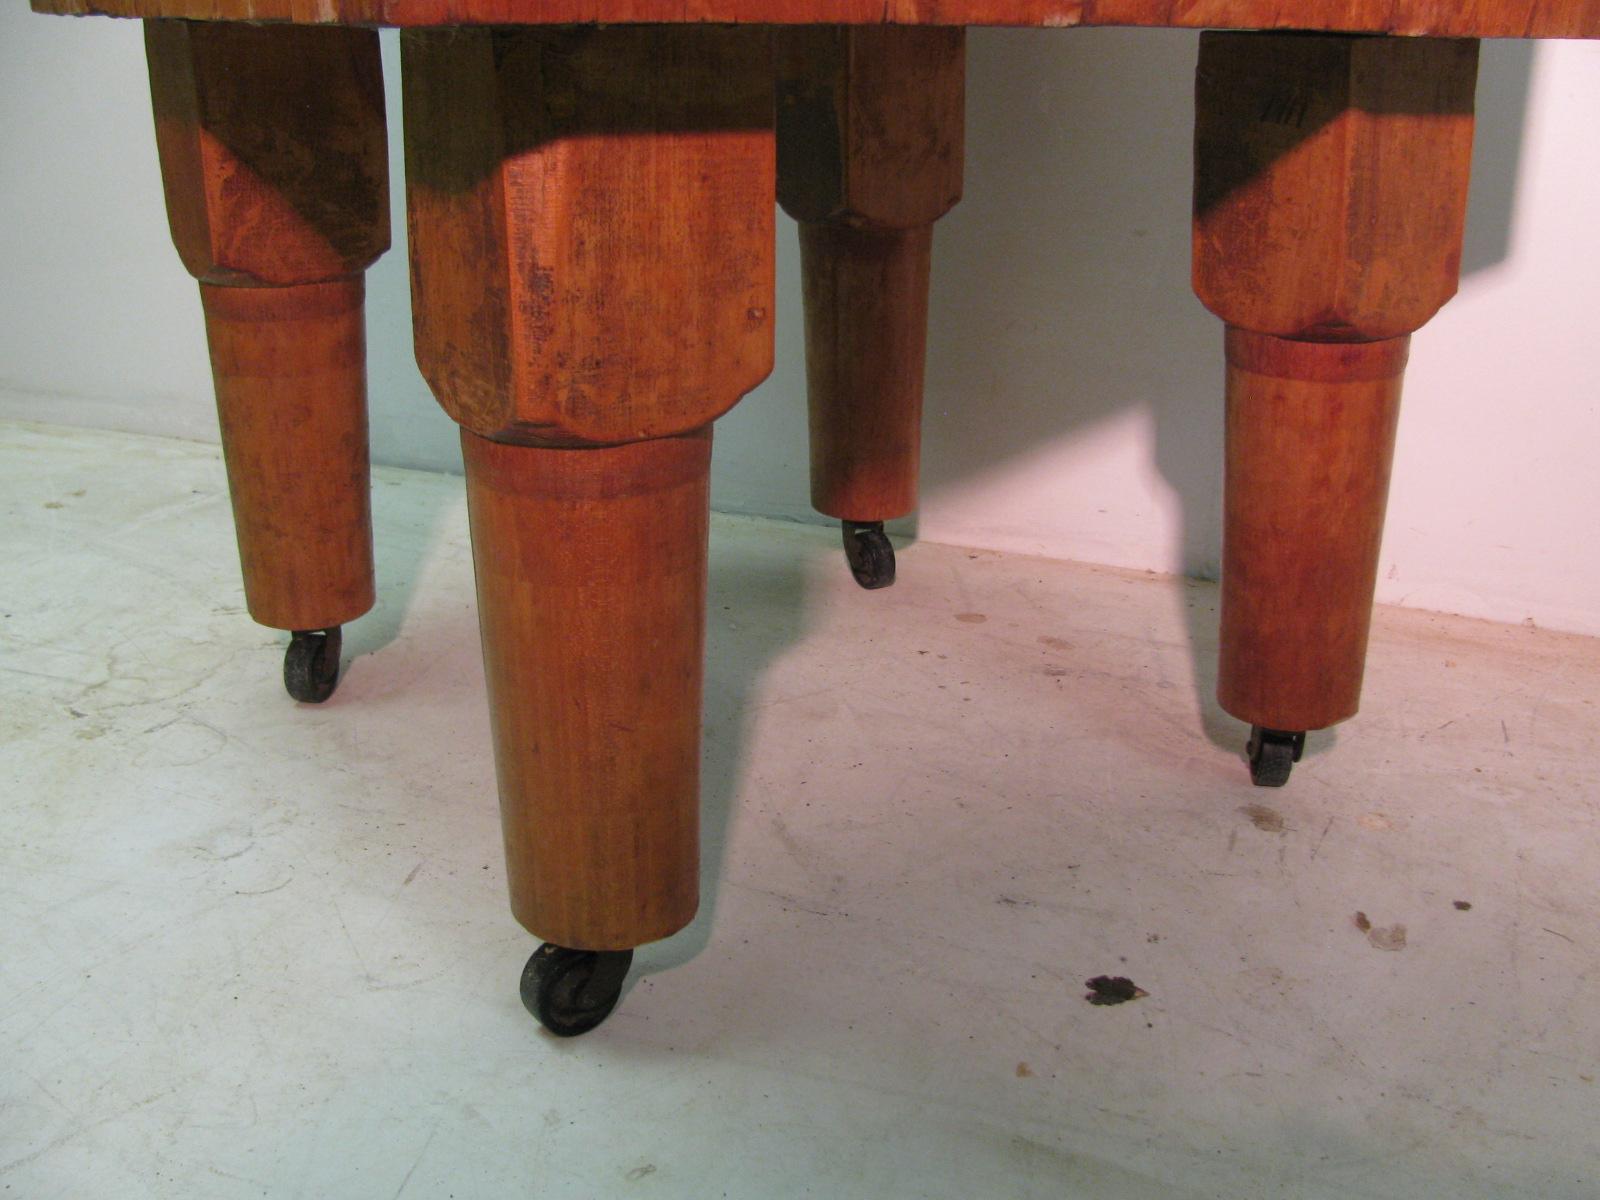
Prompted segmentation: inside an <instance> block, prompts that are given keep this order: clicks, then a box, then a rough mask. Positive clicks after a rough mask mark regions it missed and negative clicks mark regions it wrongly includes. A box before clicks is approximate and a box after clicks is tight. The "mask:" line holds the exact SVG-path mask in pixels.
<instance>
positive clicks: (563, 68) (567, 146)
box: [402, 27, 775, 445]
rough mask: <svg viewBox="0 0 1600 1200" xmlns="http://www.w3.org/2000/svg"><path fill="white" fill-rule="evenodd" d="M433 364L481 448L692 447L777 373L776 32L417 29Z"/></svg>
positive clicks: (423, 237) (419, 244)
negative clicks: (688, 436)
mask: <svg viewBox="0 0 1600 1200" xmlns="http://www.w3.org/2000/svg"><path fill="white" fill-rule="evenodd" d="M402 56H403V62H404V87H405V131H406V171H407V202H408V209H409V214H410V216H409V220H410V231H411V283H412V297H413V306H412V307H413V313H414V320H415V332H416V347H417V362H418V364H419V365H420V366H421V368H422V373H423V375H424V376H425V377H426V378H427V380H428V382H429V384H430V385H431V387H432V388H433V391H434V395H435V396H436V397H437V398H438V400H439V402H440V403H441V404H442V405H443V406H444V408H445V411H446V412H448V413H449V414H450V416H451V417H452V418H454V419H455V420H456V421H457V422H458V423H459V424H461V425H463V426H465V427H466V428H469V429H471V430H473V431H474V432H476V433H478V434H480V435H483V436H486V437H494V438H499V439H502V440H510V441H520V442H524V443H527V444H547V445H575V444H606V443H616V442H623V441H632V440H639V439H644V438H652V437H661V436H667V435H670V434H675V433H680V432H683V431H685V430H689V429H697V428H699V427H701V426H703V425H705V424H706V423H708V422H709V421H711V420H712V419H713V418H715V417H717V416H719V415H720V414H722V413H723V412H725V411H726V410H727V409H729V408H730V407H732V406H733V404H734V403H735V402H736V401H737V400H738V399H739V398H740V397H741V396H743V395H744V394H745V393H746V392H748V391H749V390H750V389H751V388H753V387H755V385H756V384H757V383H759V382H760V381H761V380H762V379H764V378H766V376H767V374H768V372H770V371H771V369H772V322H773V317H772V310H773V222H774V215H773V205H772V196H773V192H774V188H775V183H774V169H775V168H774V148H773V133H772V69H771V50H770V40H769V38H768V37H767V36H766V34H765V32H764V31H760V30H749V29H713V28H691V27H655V28H645V29H638V28H621V29H604V30H596V29H564V30H540V29H521V30H461V31H454V32H445V33H440V32H428V31H414V32H407V33H406V34H405V35H404V37H403V38H402Z"/></svg>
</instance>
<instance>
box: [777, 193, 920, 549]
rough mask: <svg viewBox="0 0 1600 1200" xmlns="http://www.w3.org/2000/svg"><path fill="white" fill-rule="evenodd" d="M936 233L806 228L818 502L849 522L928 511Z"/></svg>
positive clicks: (810, 402) (814, 494)
mask: <svg viewBox="0 0 1600 1200" xmlns="http://www.w3.org/2000/svg"><path fill="white" fill-rule="evenodd" d="M932 236H933V227H932V226H931V225H922V226H918V227H917V228H915V229H889V230H876V229H853V228H851V227H850V226H848V225H843V224H839V225H829V224H805V225H802V226H801V227H800V269H801V279H802V283H803V287H804V293H805V314H806V401H807V409H808V413H809V418H810V432H811V503H812V506H813V507H815V508H816V510H817V511H818V512H821V513H825V514H827V515H828V516H830V517H838V518H840V519H842V520H847V521H863V522H866V521H886V520H890V519H891V518H894V517H900V516H904V515H906V514H907V513H910V512H912V511H913V510H914V509H915V508H916V507H917V475H918V467H919V462H920V457H921V448H922V381H923V363H924V360H925V358H926V349H927V327H928V258H929V251H930V248H931V243H932Z"/></svg>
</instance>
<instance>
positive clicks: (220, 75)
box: [145, 21, 389, 629]
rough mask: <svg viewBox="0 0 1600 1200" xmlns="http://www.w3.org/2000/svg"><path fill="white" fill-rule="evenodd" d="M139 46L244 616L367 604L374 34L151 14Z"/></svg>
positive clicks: (379, 192) (382, 245)
mask: <svg viewBox="0 0 1600 1200" xmlns="http://www.w3.org/2000/svg"><path fill="white" fill-rule="evenodd" d="M145 46H146V53H147V56H148V58H149V65H150V93H151V98H152V102H153V107H154V110H155V118H156V141H157V146H158V148H159V150H160V156H161V174H162V182H163V185H164V186H165V189H166V196H167V213H168V217H169V220H170V224H171V226H172V236H173V241H174V242H175V243H176V245H177V247H178V253H179V255H180V257H181V258H182V259H183V264H184V266H185V267H187V268H188V269H189V271H190V273H191V274H193V275H194V276H195V277H196V278H197V279H199V280H200V295H201V301H202V304H203V306H204V308H205V315H206V331H207V335H208V338H209V341H210V346H211V369H212V376H213V379H214V382H215V385H216V394H217V413H218V416H219V419H220V421H221V427H222V445H223V453H224V455H225V457H226V460H227V466H228V487H229V491H230V493H231V494H232V497H233V513H234V527H235V530H236V532H237V535H238V539H239V557H240V562H241V565H242V566H243V569H244V583H245V597H246V600H247V602H248V605H249V608H250V615H251V616H252V617H254V618H255V619H256V620H257V621H259V622H261V623H262V624H263V625H269V626H273V627H275V628H279V629H324V628H329V627H332V626H335V625H341V624H343V623H345V622H346V621H350V620H353V619H354V618H356V617H358V616H360V615H361V614H362V613H364V612H366V611H367V610H368V609H369V608H371V607H372V603H373V570H372V519H371V514H370V502H369V498H368V482H367V474H368V468H367V417H366V364H365V340H366V333H365V327H364V324H363V320H362V298H363V294H364V286H363V281H362V274H361V272H362V271H363V270H364V269H365V268H366V267H367V265H368V264H370V263H371V262H372V261H373V260H374V259H376V258H377V257H378V255H379V254H381V253H382V252H383V251H384V249H386V248H387V247H388V245H389V185H388V161H387V142H386V137H385V133H384V111H383V79H382V73H381V71H380V69H379V60H378V41H377V35H376V34H374V33H373V32H372V31H371V30H363V29H331V28H292V27H286V26H278V27H271V28H267V27H252V26H245V25H200V24H193V23H189V22H182V21H152V22H149V23H148V24H147V25H146V27H145Z"/></svg>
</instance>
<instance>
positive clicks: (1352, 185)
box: [1194, 34, 1477, 731]
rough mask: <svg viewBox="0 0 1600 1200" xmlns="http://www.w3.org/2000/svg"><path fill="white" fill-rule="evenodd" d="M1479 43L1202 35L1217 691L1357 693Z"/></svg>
mask: <svg viewBox="0 0 1600 1200" xmlns="http://www.w3.org/2000/svg"><path fill="white" fill-rule="evenodd" d="M1476 67H1477V46H1476V44H1474V43H1462V42H1454V41H1422V42H1404V41H1400V40H1397V39H1366V38H1348V37H1338V36H1290V35H1283V34H1248V35H1247V34H1206V35H1204V36H1203V37H1202V39H1201V51H1200V68H1199V73H1198V87H1197V98H1198V105H1197V114H1196V137H1195V217H1194V278H1195V290H1196V292H1197V293H1198V294H1199V295H1200V298H1201V299H1202V300H1204V301H1205V303H1206V305H1207V306H1208V307H1209V308H1210V309H1211V310H1212V311H1213V312H1215V313H1216V314H1217V315H1218V316H1220V317H1221V318H1222V319H1223V320H1224V321H1226V322H1227V323H1228V326H1229V328H1228V339H1227V350H1228V381H1227V397H1228V401H1227V410H1228V412H1227V429H1228V438H1227V485H1226V491H1227V501H1226V523H1225V530H1224V538H1223V618H1222V646H1221V668H1220V672H1219V682H1218V689H1217V690H1218V698H1219V700H1220V701H1221V703H1222V706H1223V707H1224V708H1225V709H1226V710H1227V711H1229V712H1230V713H1232V714H1233V715H1234V716H1236V717H1239V718H1240V719H1242V720H1245V721H1249V722H1250V723H1251V724H1254V725H1263V726H1266V727H1268V728H1273V729H1281V730H1293V731H1298V730H1308V729H1317V728H1321V727H1323V726H1325V725H1331V724H1333V723H1334V722H1336V721H1342V720H1344V719H1345V718H1347V717H1350V716H1353V715H1354V714H1355V712H1356V709H1357V706H1358V703H1359V700H1360V694H1361V677H1362V672H1363V668H1364V662H1365V655H1366V645H1367V629H1368V625H1369V623H1370V620H1371V611H1372V595H1373V587H1374V584H1375V582H1376V579H1377V570H1378V551H1379V543H1380V540H1381V538H1382V532H1383V510H1384V503H1385V500H1386V498H1387V495H1388V484H1389V468H1390V462H1391V460H1392V457H1393V452H1394V430H1395V421H1396V417H1397V414H1398V412H1399V403H1400V384H1401V378H1402V376H1403V373H1404V370H1405V361H1406V352H1407V347H1408V345H1409V336H1408V335H1409V334H1410V333H1411V331H1412V330H1414V329H1416V328H1418V327H1419V326H1421V325H1422V324H1423V323H1424V322H1425V321H1427V320H1428V318H1429V317H1431V316H1432V315H1433V313H1434V312H1435V311H1436V310H1437V309H1438V308H1439V306H1440V305H1441V304H1443V303H1444V302H1445V301H1446V300H1447V299H1449V297H1450V296H1451V295H1452V294H1454V292H1455V288H1456V275H1457V271H1458V269H1459V264H1460V259H1461V237H1462V228H1463V217H1464V214H1465V210H1466V195H1467V175H1468V163H1469V160H1470V157H1471V151H1472V86H1473V80H1474V75H1475V72H1476Z"/></svg>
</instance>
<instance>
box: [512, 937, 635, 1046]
mask: <svg viewBox="0 0 1600 1200" xmlns="http://www.w3.org/2000/svg"><path fill="white" fill-rule="evenodd" d="M632 964H633V951H632V950H569V949H568V948H567V947H565V946H557V945H554V944H553V943H551V942H546V943H545V944H544V945H542V946H540V947H539V948H538V949H537V950H535V951H534V952H533V957H532V958H530V959H529V960H528V965H527V966H525V967H523V968H522V1004H523V1007H524V1008H526V1009H527V1010H528V1011H529V1012H531V1013H532V1014H533V1015H534V1017H535V1018H537V1020H538V1022H539V1024H541V1025H543V1026H544V1027H545V1028H546V1029H548V1030H549V1031H550V1032H551V1033H553V1034H555V1035H556V1036H557V1037H577V1036H578V1035H579V1034H580V1033H588V1032H589V1030H591V1029H593V1028H594V1027H595V1026H596V1025H598V1024H600V1022H602V1021H604V1020H605V1019H606V1018H607V1017H609V1016H610V1015H611V1010H612V1009H613V1008H615V1007H616V1006H617V1000H618V998H619V997H621V995H622V981H623V980H624V979H625V978H626V977H627V974H628V968H629V967H630V966H631V965H632Z"/></svg>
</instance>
